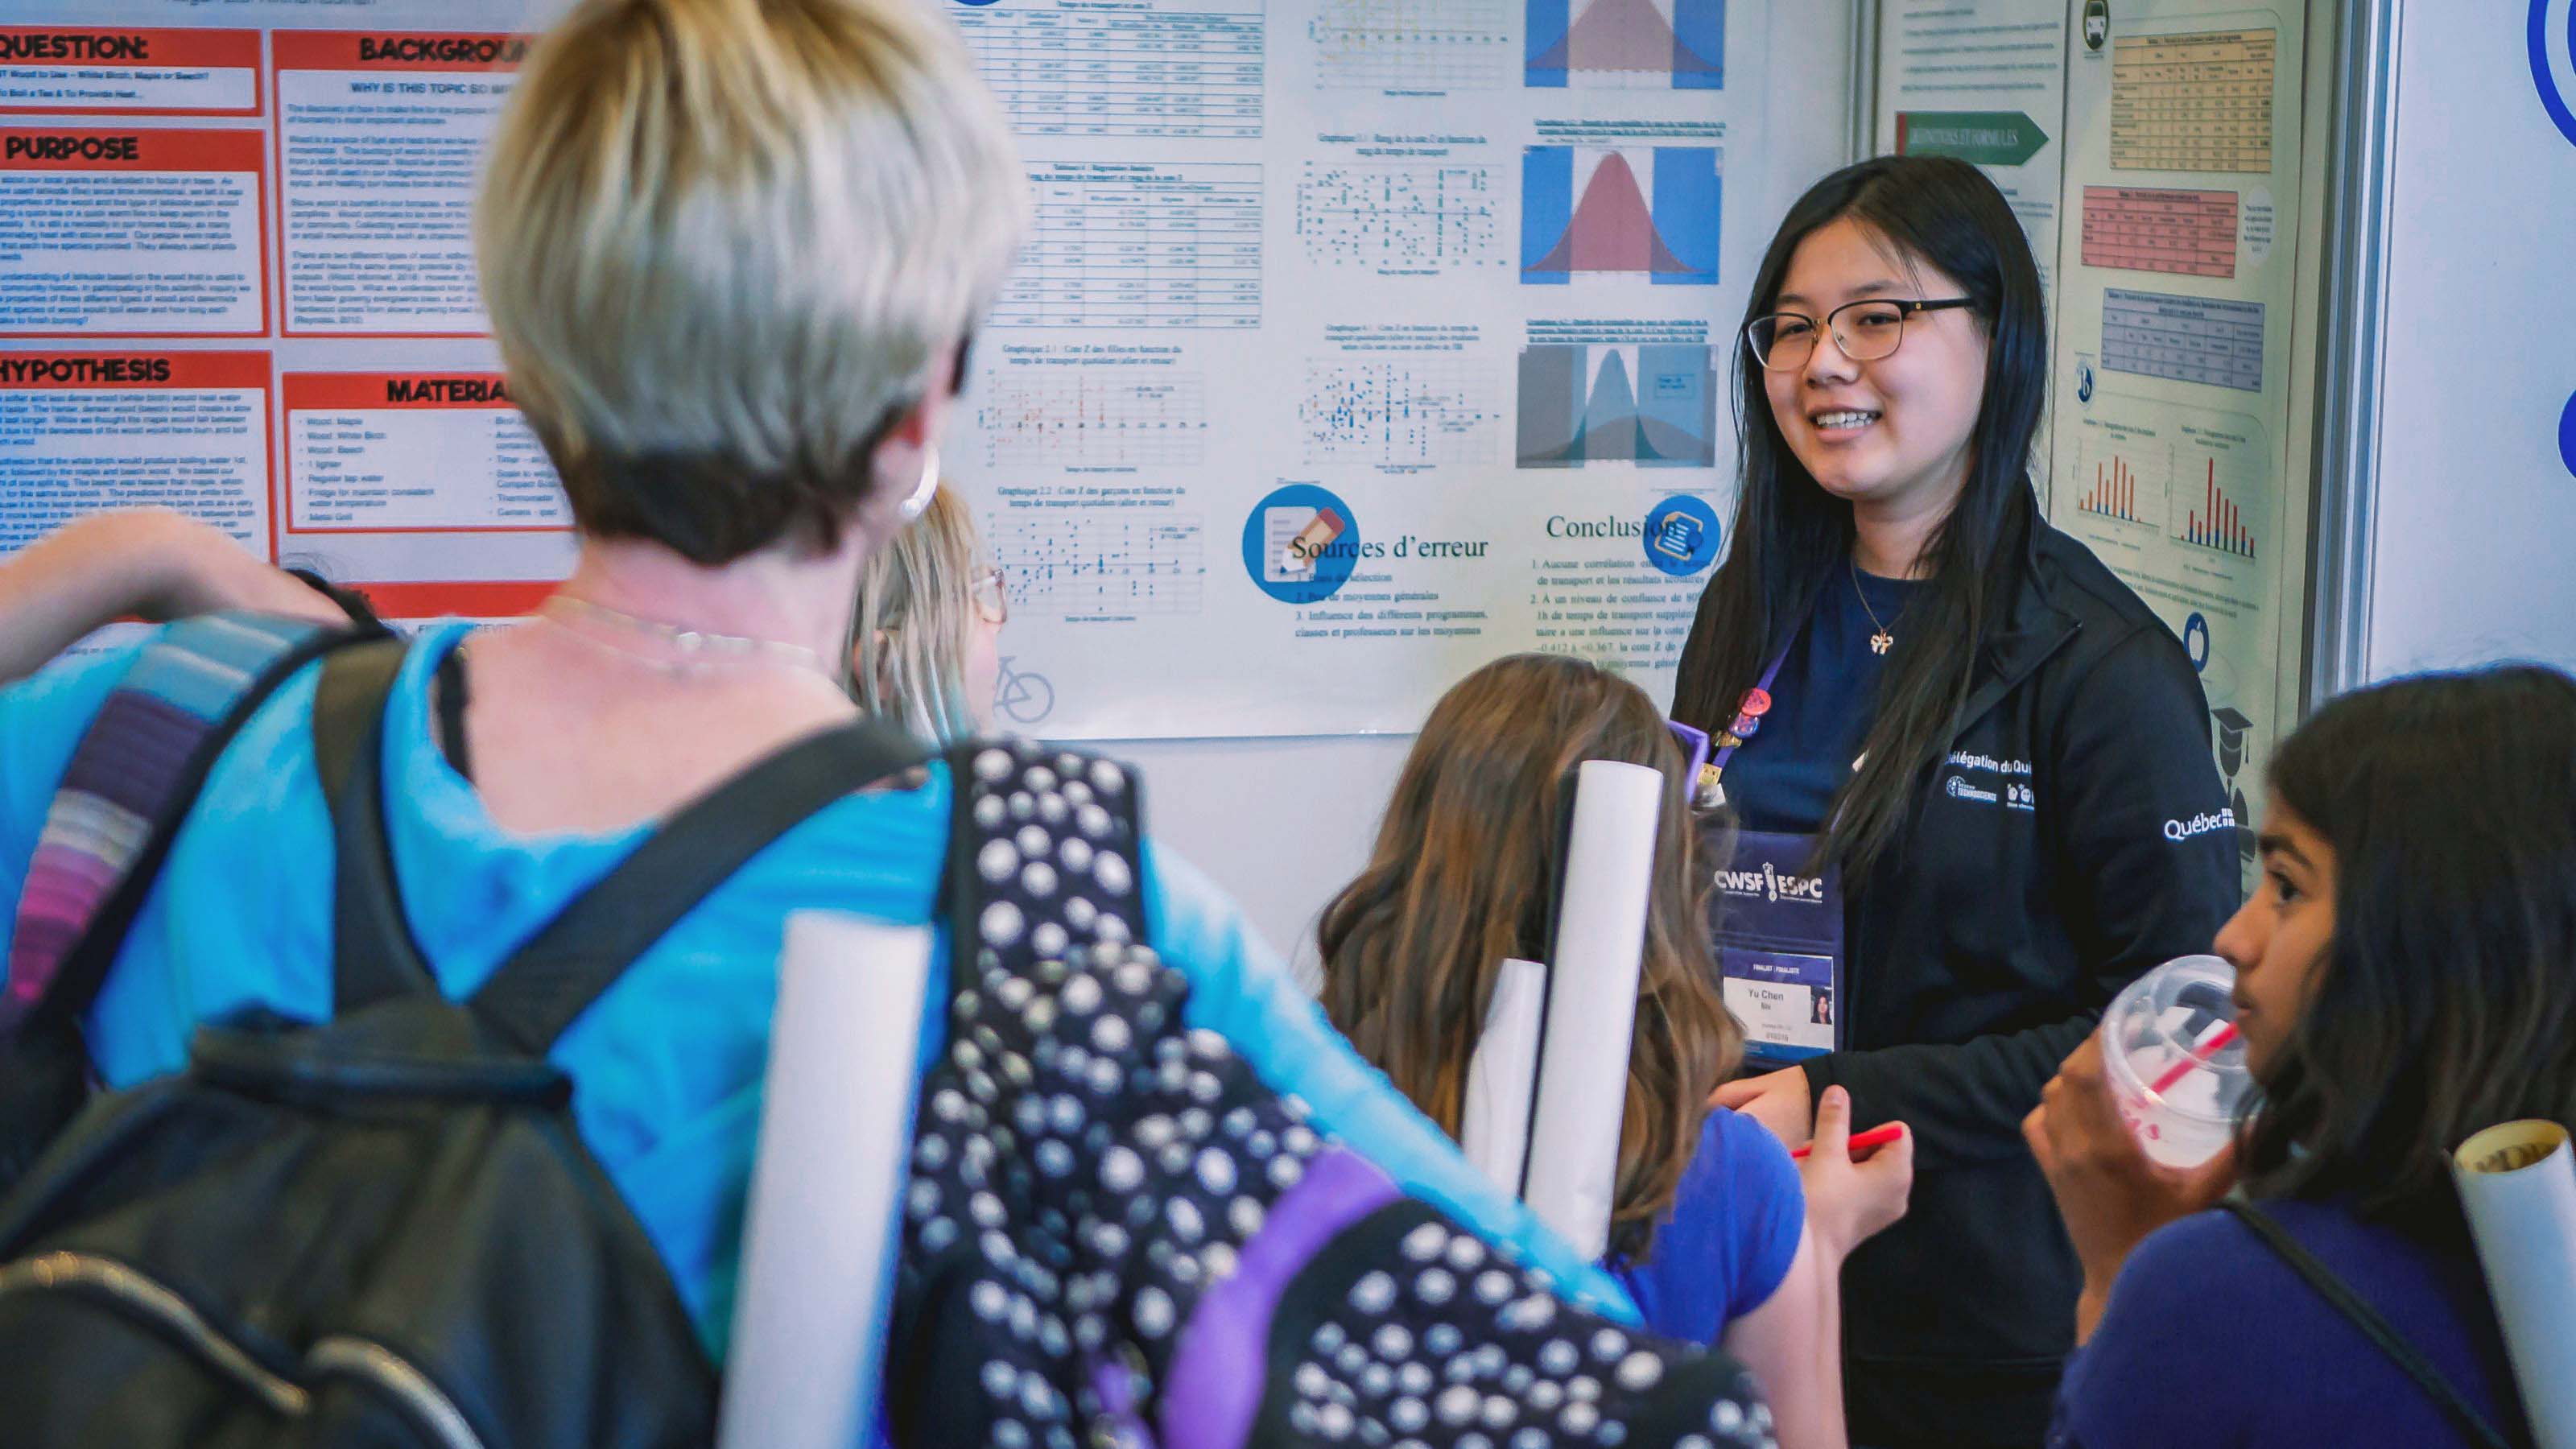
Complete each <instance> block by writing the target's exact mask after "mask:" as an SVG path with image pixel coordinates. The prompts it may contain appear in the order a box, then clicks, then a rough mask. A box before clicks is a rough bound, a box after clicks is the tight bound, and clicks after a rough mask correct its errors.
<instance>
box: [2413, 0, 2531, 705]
mask: <svg viewBox="0 0 2576 1449" xmlns="http://www.w3.org/2000/svg"><path fill="white" fill-rule="evenodd" d="M2544 5H2545V10H2544V16H2543V24H2544V30H2545V33H2546V35H2547V36H2548V44H2547V51H2548V55H2549V57H2550V64H2551V68H2552V70H2553V72H2554V78H2555V83H2556V87H2557V90H2558V93H2559V94H2560V95H2562V96H2563V97H2565V99H2566V101H2567V103H2568V104H2569V105H2570V106H2576V60H2571V57H2570V55H2569V34H2568V11H2569V9H2570V5H2571V0H2544ZM2531 8H2532V7H2531V3H2530V0H2411V3H2406V4H2404V5H2403V7H2402V12H2401V21H2400V26H2399V29H2398V33H2397V55H2396V61H2397V75H2398V82H2397V106H2396V122H2395V148H2396V170H2395V176H2394V195H2393V197H2392V198H2391V202H2392V204H2391V206H2390V213H2391V226H2390V238H2389V249H2388V274H2389V287H2388V301H2387V327H2386V329H2385V334H2384V335H2385V337H2386V341H2387V350H2386V354H2385V357H2386V362H2385V366H2386V377H2387V384H2386V386H2385V387H2384V389H2383V390H2382V392H2381V394H2380V406H2381V409H2382V412H2381V419H2380V429H2379V450H2378V464H2377V469H2376V474H2377V487H2376V491H2375V496H2374V497H2373V499H2372V508H2373V513H2372V518H2371V539H2372V544H2371V550H2372V553H2371V558H2370V561H2369V562H2370V569H2371V573H2370V579H2371V598H2370V605H2369V610H2368V621H2367V628H2368V633H2367V635H2366V636H2365V641H2364V642H2365V648H2366V658H2367V660H2368V669H2369V674H2370V677H2372V678H2384V677H2386V676H2388V675H2390V674H2397V673H2403V672H2406V671H2408V670H2413V669H2421V668H2425V667H2430V666H2437V665H2446V664H2462V663H2470V662H2474V661H2478V660H2485V659H2495V658H2502V657H2531V658H2540V659H2545V660H2549V661H2552V662H2555V663H2557V664H2560V665H2562V666H2567V667H2571V668H2576V458H2570V457H2568V456H2565V455H2564V454H2565V453H2566V452H2576V419H2571V418H2569V409H2570V408H2571V407H2576V277H2571V275H2570V274H2571V271H2576V139H2571V138H2570V137H2569V136H2566V135H2564V134H2561V132H2560V131H2559V129H2558V127H2557V126H2556V125H2554V124H2553V123H2552V122H2551V120H2550V117H2549V115H2548V113H2547V111H2546V110H2545V109H2544V108H2543V105H2542V103H2541V100H2540V94H2539V90H2538V86H2537V84H2536V82H2535V80H2534V77H2533V74H2532V66H2531V61H2530V55H2529V52H2528V49H2527V43H2526V36H2527V33H2528V30H2527V27H2528V24H2529V20H2530V12H2531Z"/></svg>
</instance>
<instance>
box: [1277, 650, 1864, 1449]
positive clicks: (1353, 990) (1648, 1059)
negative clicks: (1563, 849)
mask: <svg viewBox="0 0 2576 1449" xmlns="http://www.w3.org/2000/svg"><path fill="white" fill-rule="evenodd" d="M1585 760H1619V761H1624V762H1626V763H1628V764H1633V765H1644V766H1648V767H1650V768H1652V769H1656V770H1660V771H1662V772H1663V775H1664V780H1665V788H1664V802H1663V810H1662V815H1661V819H1660V823H1659V826H1658V829H1659V832H1660V833H1659V834H1658V836H1657V839H1656V844H1655V860H1654V878H1653V883H1652V889H1651V893H1650V895H1649V897H1648V912H1647V918H1646V938H1645V960H1644V964H1643V969H1642V972H1641V973H1640V977H1639V981H1638V987H1637V1017H1636V1031H1635V1035H1634V1037H1633V1038H1632V1046H1631V1049H1630V1053H1629V1058H1628V1093H1627V1102H1626V1107H1625V1113H1624V1120H1623V1122H1622V1123H1621V1126H1620V1133H1619V1156H1618V1175H1617V1179H1616V1187H1615V1192H1614V1198H1613V1202H1612V1214H1611V1224H1610V1255H1609V1266H1610V1267H1611V1269H1612V1270H1613V1272H1614V1273H1615V1274H1616V1275H1617V1276H1618V1277H1619V1278H1620V1279H1621V1281H1622V1282H1623V1283H1624V1284H1625V1286H1626V1287H1627V1288H1628V1289H1629V1291H1630V1293H1631V1294H1632V1295H1633V1296H1634V1297H1635V1299H1636V1301H1637V1306H1638V1308H1639V1310H1640V1311H1641V1312H1643V1314H1644V1315H1645V1320H1646V1326H1647V1327H1648V1328H1650V1329H1652V1330H1654V1331H1655V1332H1658V1333H1662V1334H1665V1335H1667V1336H1670V1337H1675V1338H1684V1339H1690V1340H1693V1341H1696V1342H1701V1343H1715V1344H1719V1345H1721V1346H1722V1347H1724V1349H1725V1350H1726V1351H1727V1352H1728V1353H1729V1354H1732V1355H1734V1356H1735V1357H1736V1358H1737V1359H1739V1360H1741V1361H1742V1362H1743V1363H1744V1364H1745V1366H1746V1367H1748V1368H1751V1369H1752V1370H1753V1371H1754V1372H1755V1373H1756V1374H1757V1375H1759V1376H1760V1377H1761V1379H1762V1382H1763V1386H1764V1388H1765V1390H1766V1391H1767V1393H1768V1394H1769V1397H1770V1404H1771V1408H1772V1411H1773V1413H1774V1414H1775V1415H1776V1416H1777V1418H1778V1428H1779V1438H1780V1442H1781V1443H1782V1445H1784V1446H1785V1449H1841V1446H1842V1445H1843V1443H1844V1439H1843V1432H1842V1402H1841V1398H1842V1396H1841V1392H1840V1375H1839V1373H1838V1372H1837V1365H1836V1364H1835V1362H1834V1354H1833V1344H1834V1342H1835V1339H1836V1329H1835V1323H1834V1317H1835V1313H1834V1301H1833V1298H1832V1286H1833V1282H1834V1278H1835V1274H1836V1272H1837V1271H1838V1270H1839V1268H1840V1266H1841V1264H1842V1262H1843V1259H1844V1258H1845V1256H1846V1255H1848V1253H1849V1252H1850V1250H1851V1248H1852V1247H1853V1246H1854V1245H1855V1244H1857V1243H1858V1242H1859V1241H1860V1240H1861V1239H1863V1238H1866V1237H1868V1236H1869V1235H1870V1234H1872V1233H1874V1232H1877V1231H1878V1230H1879V1229H1880V1228H1883V1227H1885V1226H1886V1225H1887V1224H1888V1223H1889V1222H1892V1221H1894V1220H1895V1218H1896V1217H1897V1216H1899V1215H1900V1214H1902V1213H1903V1212H1904V1210H1905V1194H1906V1189H1907V1185H1908V1183H1909V1181H1910V1180H1911V1175H1912V1174H1911V1169H1910V1164H1911V1161H1912V1143H1911V1142H1910V1141H1907V1140H1904V1139H1902V1138H1900V1139H1899V1140H1898V1141H1897V1142H1895V1143H1893V1144H1890V1145H1889V1146H1888V1147H1886V1148H1883V1149H1881V1150H1879V1151H1878V1152H1877V1153H1876V1155H1874V1156H1873V1155H1870V1154H1868V1153H1866V1152H1864V1153H1863V1154H1861V1160H1859V1161H1855V1160H1854V1158H1853V1156H1852V1155H1851V1154H1850V1153H1849V1152H1848V1150H1847V1149H1846V1148H1845V1147H1844V1146H1843V1145H1842V1142H1841V1135H1842V1128H1843V1126H1844V1125H1847V1123H1848V1118H1849V1111H1848V1107H1847V1106H1846V1105H1844V1104H1843V1103H1842V1102H1840V1101H1839V1099H1838V1100H1836V1101H1835V1102H1832V1103H1829V1104H1828V1105H1827V1107H1826V1108H1825V1110H1824V1112H1823V1113H1822V1114H1821V1115H1822V1117H1823V1119H1824V1121H1823V1122H1822V1123H1821V1124H1820V1130H1819V1137H1820V1139H1821V1140H1820V1143H1819V1146H1818V1149H1817V1150H1816V1151H1815V1152H1813V1153H1811V1154H1809V1156H1808V1158H1807V1160H1806V1161H1805V1162H1804V1163H1803V1164H1799V1165H1792V1164H1791V1162H1790V1160H1789V1155H1788V1152H1787V1150H1786V1149H1784V1148H1783V1147H1782V1146H1781V1145H1780V1144H1779V1142H1777V1141H1776V1140H1774V1139H1773V1138H1772V1137H1771V1135H1770V1134H1769V1133H1766V1132H1764V1131H1763V1130H1762V1128H1761V1127H1760V1126H1759V1125H1758V1124H1756V1123H1754V1122H1753V1121H1752V1120H1751V1119H1749V1118H1744V1117H1739V1116H1737V1115H1736V1114H1735V1113H1733V1112H1729V1111H1727V1110H1726V1109H1724V1108H1711V1107H1710V1106H1709V1104H1708V1096H1709V1092H1710V1090H1711V1089H1712V1088H1714V1087H1715V1086H1716V1085H1717V1083H1718V1082H1720V1081H1722V1080H1724V1078H1725V1076H1726V1074H1727V1073H1728V1072H1729V1071H1731V1070H1732V1069H1733V1068H1734V1065H1735V1062H1736V1059H1737V1055H1738V1048H1739V1045H1740V1043H1741V1036H1740V1033H1739V1032H1738V1029H1737V1027H1736V1024H1735V1022H1734V1021H1733V1020H1732V1019H1730V1018H1729V1017H1728V1015H1727V1013H1726V1008H1725V1007H1724V1006H1723V1005H1722V1004H1720V1002H1719V999H1718V994H1717V989H1716V980H1717V972H1716V969H1715V964H1714V963H1713V962H1712V961H1711V960H1710V957H1709V942H1708V934H1707V929H1706V926H1705V924H1704V922H1705V921H1706V919H1707V917H1706V913H1705V901H1706V896H1707V886H1706V883H1705V878H1704V877H1703V876H1702V875H1701V873H1700V872H1699V870H1698V869H1697V868H1696V867H1695V866H1694V864H1693V855H1694V852H1695V850H1696V849H1697V845H1698V842H1697V839H1696V830H1695V828H1694V820H1693V815H1692V811H1691V808H1690V786H1689V782H1688V781H1687V780H1685V779H1684V778H1683V776H1684V773H1685V771H1686V770H1687V769H1688V766H1687V764H1686V763H1685V762H1684V760H1683V758H1682V752H1681V750H1680V748H1679V747H1678V746H1677V745H1676V744H1675V743H1674V740H1673V736H1672V734H1671V732H1670V731H1669V730H1668V729H1667V727H1666V726H1665V723H1664V720H1663V717H1662V716H1661V715H1659V714H1658V713H1656V711H1655V706H1654V702H1653V701H1652V700H1649V699H1648V698H1647V697H1646V695H1645V692H1644V691H1643V690H1640V689H1639V688H1637V686H1635V685H1633V684H1630V683H1628V682H1627V681H1626V680H1623V679H1620V678H1618V677H1617V676H1616V675H1612V674H1609V673H1607V672H1605V671H1603V670H1601V669H1599V668H1597V667H1596V666H1594V665H1591V664H1588V663H1586V662H1584V661H1582V660H1579V659H1571V658H1566V657H1563V656H1559V655H1549V654H1517V655H1512V656H1510V657H1507V658H1504V659H1499V660H1496V661H1495V662H1493V663H1491V664H1488V665H1486V666H1485V667H1484V668H1482V669H1479V670H1477V671H1476V672H1475V673H1473V674H1470V675H1469V676H1467V677H1466V678H1465V679H1464V680H1461V681H1460V682H1459V683H1458V685H1457V687H1455V688H1453V689H1451V690H1450V691H1449V692H1448V693H1447V694H1446V695H1443V696H1442V697H1441V700H1440V703H1439V704H1437V705H1436V706H1434V707H1433V708H1432V711H1431V717H1430V718H1429V719H1428V720H1426V721H1425V722H1424V724H1423V727H1422V734H1421V736H1420V738H1418V739H1417V740H1416V741H1415V742H1414V747H1413V752H1412V753H1411V754H1410V755H1409V756H1408V757H1407V758H1406V760H1405V764H1404V771H1403V773H1402V774H1401V775H1399V776H1398V777H1397V779H1396V785H1395V794H1394V797H1393V798H1392V799H1391V800H1389V801H1388V803H1387V808H1386V819H1385V821H1384V823H1383V824H1382V825H1381V826H1380V827H1379V830H1378V837H1377V844H1376V847H1375V849H1374V850H1373V851H1372V852H1371V853H1370V857H1369V863H1368V866H1367V868H1366V869H1365V870H1363V871H1361V872H1360V875H1359V877H1358V878H1357V879H1356V880H1353V881H1352V882H1351V883H1350V885H1348V886H1347V887H1345V888H1344V889H1343V890H1342V892H1341V894H1340V895H1338V896H1336V897H1334V899H1333V901H1332V903H1331V904H1330V905H1328V906H1326V907H1325V908H1324V913H1323V918H1322V921H1321V923H1320V924H1319V925H1318V926H1317V928H1316V942H1317V945H1318V946H1319V948H1320V950H1321V953H1322V956H1323V1005H1324V1010H1325V1013H1326V1015H1328V1016H1329V1017H1330V1018H1331V1019H1332V1022H1333V1025H1334V1026H1336V1027H1338V1028H1340V1029H1341V1031H1342V1032H1343V1033H1344V1034H1345V1035H1347V1036H1348V1037H1349V1038H1350V1040H1351V1044H1352V1045H1353V1046H1355V1047H1357V1048H1358V1049H1359V1052H1360V1055H1361V1056H1363V1057H1365V1058H1367V1059H1368V1060H1369V1061H1370V1062H1372V1063H1374V1064H1375V1065H1376V1066H1377V1067H1378V1068H1379V1070H1381V1071H1383V1072H1385V1073H1386V1074H1387V1076H1388V1077H1389V1078H1391V1079H1392V1080H1393V1081H1394V1083H1395V1085H1396V1088H1397V1089H1398V1090H1400V1091H1401V1092H1403V1093H1404V1095H1405V1096H1406V1097H1408V1098H1410V1099H1412V1101H1413V1103H1414V1105H1416V1106H1418V1107H1420V1108H1421V1109H1422V1110H1423V1112H1424V1113H1425V1114H1427V1115H1428V1116H1429V1117H1430V1118H1431V1120H1432V1121H1433V1122H1435V1123H1437V1124H1439V1126H1440V1127H1441V1128H1442V1129H1443V1130H1445V1131H1447V1132H1449V1133H1450V1134H1451V1135H1452V1136H1455V1135H1457V1133H1458V1132H1459V1131H1460V1127H1461V1123H1462V1121H1463V1119H1464V1116H1465V1111H1466V1084H1467V1068H1468V1064H1469V1061H1470V1059H1471V1058H1472V1057H1473V1055H1474V1053H1475V1049H1476V1039H1477V1036H1478V1034H1479V1031H1480V1029H1481V1026H1482V1023H1483V1022H1484V1020H1485V1017H1486V1013H1487V1011H1488V1010H1489V1009H1490V1007H1491V1006H1492V1003H1493V998H1494V989H1495V984H1496V982H1497V980H1498V979H1499V978H1500V976H1501V972H1502V963H1503V962H1504V960H1505V959H1506V958H1514V957H1517V958H1520V959H1523V960H1531V961H1538V960H1545V959H1546V957H1547V954H1548V945H1549V942H1548V920H1549V910H1550V904H1551V901H1552V887H1553V884H1554V882H1555V881H1556V880H1557V879H1558V878H1559V877H1560V875H1561V873H1562V865H1563V862H1562V861H1561V860H1559V859H1558V849H1559V839H1558V835H1557V832H1556V831H1554V830H1552V829H1547V828H1533V827H1532V822H1533V821H1541V822H1544V821H1553V820H1556V819H1559V818H1561V812H1562V810H1563V809H1564V808H1565V807H1566V805H1567V804H1568V803H1569V799H1570V795H1571V788H1570V787H1571V785H1572V782H1573V780H1574V772H1575V767H1576V766H1577V765H1579V764H1581V763H1582V762H1583V761H1585ZM1802 1179H1803V1187H1802Z"/></svg>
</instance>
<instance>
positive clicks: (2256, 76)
mask: <svg viewBox="0 0 2576 1449" xmlns="http://www.w3.org/2000/svg"><path fill="white" fill-rule="evenodd" d="M2277 39H2278V36H2277V34H2276V32H2273V31H2269V30H2223V31H2210V32H2206V33H2202V34H2195V35H2131V36H2123V37H2121V38H2120V39H2119V40H2118V41H2117V42H2116V43H2115V45H2114V50H2113V55H2112V60H2111V165H2112V166H2113V167H2114V168H2116V169H2118V170H2122V171H2240V172H2266V171H2270V170H2271V169H2272V82H2273V74H2272V72H2273V52H2274V47H2275V42H2276V40H2277Z"/></svg>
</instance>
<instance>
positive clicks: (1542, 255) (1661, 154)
mask: <svg viewBox="0 0 2576 1449" xmlns="http://www.w3.org/2000/svg"><path fill="white" fill-rule="evenodd" d="M1648 185H1651V187H1652V190H1651V191H1649V190H1648V189H1647V187H1648ZM1719 187H1720V182H1719V167H1718V148H1716V147H1714V146H1656V147H1651V148H1642V149H1638V150H1595V149H1590V148H1585V147H1575V146H1532V147H1530V148H1529V149H1528V150H1526V151H1524V152H1522V153H1521V280H1522V281H1524V282H1529V283H1534V284H1538V285H1557V286H1562V285H1564V284H1566V283H1569V282H1571V281H1573V280H1574V278H1575V277H1576V276H1577V275H1581V274H1600V273H1610V274H1619V275H1629V276H1643V277H1645V278H1646V279H1647V280H1649V281H1651V282H1654V283H1656V284H1657V285H1680V286H1697V287H1707V286H1714V285H1716V283H1717V225H1718V221H1717V219H1718V200H1719ZM1578 198H1579V199H1578Z"/></svg>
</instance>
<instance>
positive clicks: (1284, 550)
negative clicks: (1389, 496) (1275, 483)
mask: <svg viewBox="0 0 2576 1449" xmlns="http://www.w3.org/2000/svg"><path fill="white" fill-rule="evenodd" d="M1359 561H1360V521H1359V515H1357V514H1355V513H1353V512H1351V506H1350V505H1349V504H1347V503H1344V502H1343V501H1342V500H1341V499H1339V498H1336V497H1334V496H1333V495H1332V494H1330V493H1327V492H1325V491H1324V490H1323V489H1321V488H1318V487H1316V486H1315V485H1314V484H1312V483H1291V484H1289V485H1288V486H1287V487H1285V488H1281V489H1278V490H1276V491H1274V492H1273V493H1272V494H1271V495H1270V496H1269V497H1267V498H1264V499H1262V500H1261V501H1260V502H1259V503H1257V504H1255V505H1253V509H1252V516H1251V517H1249V518H1246V519H1245V520H1243V569H1244V572H1246V573H1248V574H1250V575H1252V583H1253V586H1254V587H1255V588H1258V589H1260V590H1261V592H1263V593H1265V594H1268V595H1269V596H1270V597H1272V598H1274V599H1277V600H1278V601H1279V602H1281V603H1283V604H1314V603H1321V602H1322V601H1324V600H1326V599H1329V598H1331V597H1332V596H1333V595H1334V594H1335V593H1336V592H1338V591H1339V590H1340V589H1341V587H1342V585H1344V584H1346V583H1349V582H1350V581H1351V570H1353V569H1355V568H1357V567H1359Z"/></svg>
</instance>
